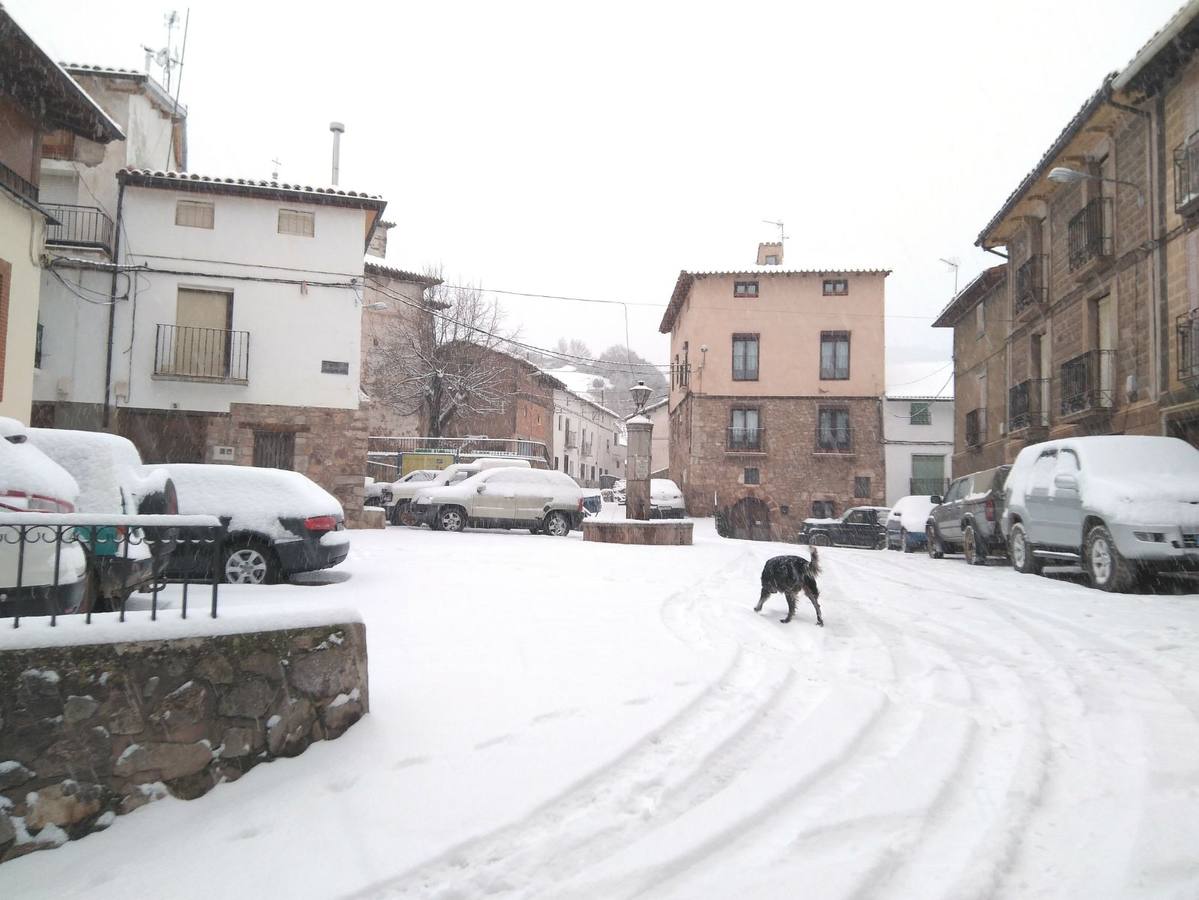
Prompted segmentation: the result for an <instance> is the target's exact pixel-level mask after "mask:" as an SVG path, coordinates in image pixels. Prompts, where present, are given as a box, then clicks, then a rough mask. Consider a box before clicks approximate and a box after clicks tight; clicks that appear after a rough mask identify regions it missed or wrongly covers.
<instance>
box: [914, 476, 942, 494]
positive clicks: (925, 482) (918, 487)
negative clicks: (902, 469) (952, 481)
mask: <svg viewBox="0 0 1199 900" xmlns="http://www.w3.org/2000/svg"><path fill="white" fill-rule="evenodd" d="M948 489H949V479H948V478H913V479H911V480H909V481H908V493H909V494H912V495H913V496H917V497H936V496H944V495H945V491H946V490H948Z"/></svg>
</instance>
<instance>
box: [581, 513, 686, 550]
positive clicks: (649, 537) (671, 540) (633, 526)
mask: <svg viewBox="0 0 1199 900" xmlns="http://www.w3.org/2000/svg"><path fill="white" fill-rule="evenodd" d="M693 527H694V524H693V523H692V522H671V521H657V522H643V521H639V520H635V519H626V520H624V521H610V520H596V519H585V520H584V521H583V540H585V541H598V542H599V543H602V544H656V545H661V546H665V545H687V544H690V543H691V532H692V529H693Z"/></svg>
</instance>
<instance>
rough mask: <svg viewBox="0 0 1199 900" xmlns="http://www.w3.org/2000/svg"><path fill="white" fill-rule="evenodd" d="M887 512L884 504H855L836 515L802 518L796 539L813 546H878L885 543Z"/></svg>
mask: <svg viewBox="0 0 1199 900" xmlns="http://www.w3.org/2000/svg"><path fill="white" fill-rule="evenodd" d="M890 513H891V510H890V509H888V508H887V507H884V506H855V507H854V508H853V509H848V510H846V511H845V515H843V516H841V518H839V519H805V520H804V523H803V528H802V529H801V530H800V532H799V539H800V541H801V542H806V543H808V544H811V545H812V546H813V547H866V548H869V549H871V550H882V549H884V548H885V547H886V546H887V525H886V522H887V516H888V515H890Z"/></svg>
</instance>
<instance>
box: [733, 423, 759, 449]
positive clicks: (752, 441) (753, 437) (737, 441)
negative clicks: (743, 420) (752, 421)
mask: <svg viewBox="0 0 1199 900" xmlns="http://www.w3.org/2000/svg"><path fill="white" fill-rule="evenodd" d="M725 449H726V450H743V451H747V452H751V453H764V452H765V450H766V429H765V428H747V427H745V426H741V427H737V426H730V427H729V428H728V430H727V434H726V436H725Z"/></svg>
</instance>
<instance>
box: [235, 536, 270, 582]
mask: <svg viewBox="0 0 1199 900" xmlns="http://www.w3.org/2000/svg"><path fill="white" fill-rule="evenodd" d="M222 572H223V574H224V578H225V581H226V583H228V584H274V583H275V582H277V581H278V580H279V564H278V562H276V561H275V554H273V553H272V552H271V551H270V550H268V549H266V548H265V547H263V546H261V545H260V544H234V545H232V546H230V547H228V548H227V549H226V550H225V563H224V566H223V568H222Z"/></svg>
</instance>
